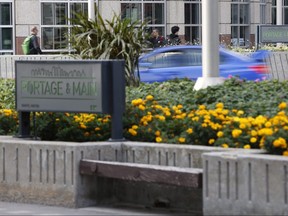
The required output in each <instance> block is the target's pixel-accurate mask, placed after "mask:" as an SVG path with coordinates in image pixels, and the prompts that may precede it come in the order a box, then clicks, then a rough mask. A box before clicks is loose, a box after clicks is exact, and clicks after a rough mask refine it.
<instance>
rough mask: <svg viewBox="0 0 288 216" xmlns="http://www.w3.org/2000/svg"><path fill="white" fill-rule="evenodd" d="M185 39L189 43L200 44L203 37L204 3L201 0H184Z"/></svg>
mask: <svg viewBox="0 0 288 216" xmlns="http://www.w3.org/2000/svg"><path fill="white" fill-rule="evenodd" d="M184 2H185V4H184V13H185V23H184V24H185V40H186V42H187V43H191V44H200V43H201V38H202V29H201V24H202V13H201V12H202V4H201V0H195V1H193V2H191V1H188V0H184Z"/></svg>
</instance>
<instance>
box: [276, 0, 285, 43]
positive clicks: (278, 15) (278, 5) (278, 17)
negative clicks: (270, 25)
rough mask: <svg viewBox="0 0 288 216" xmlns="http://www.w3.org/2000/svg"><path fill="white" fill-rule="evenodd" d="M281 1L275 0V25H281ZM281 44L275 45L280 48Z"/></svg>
mask: <svg viewBox="0 0 288 216" xmlns="http://www.w3.org/2000/svg"><path fill="white" fill-rule="evenodd" d="M282 4H283V0H277V2H276V25H282V24H283V22H282V20H283V19H282V17H283V10H282ZM281 45H282V43H277V46H278V47H280V46H281Z"/></svg>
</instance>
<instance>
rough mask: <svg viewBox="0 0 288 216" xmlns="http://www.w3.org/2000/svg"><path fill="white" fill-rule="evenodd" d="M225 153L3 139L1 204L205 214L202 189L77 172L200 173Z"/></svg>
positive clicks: (0, 138) (164, 146)
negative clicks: (123, 166) (116, 206)
mask: <svg viewBox="0 0 288 216" xmlns="http://www.w3.org/2000/svg"><path fill="white" fill-rule="evenodd" d="M223 150H224V149H223V148H217V147H205V146H193V145H172V144H155V143H135V142H88V143H73V142H49V141H39V140H30V139H29V140H28V139H19V138H13V137H10V136H0V171H1V172H0V179H1V181H0V200H1V201H9V202H25V203H37V204H45V205H54V206H66V207H73V208H75V207H84V206H91V205H97V204H100V203H107V204H111V203H117V202H121V203H132V204H137V205H145V206H156V207H157V206H165V207H169V208H182V209H189V210H191V211H192V210H193V211H197V212H198V213H199V212H202V188H190V189H187V188H185V187H177V186H174V185H173V186H168V185H161V184H150V183H148V184H145V183H141V182H140V183H139V182H129V181H122V182H121V181H119V180H113V179H109V178H100V177H96V176H83V175H80V172H79V164H80V161H81V160H82V159H91V160H99V161H118V162H129V163H130V164H131V163H139V164H151V166H153V165H162V166H173V167H176V168H177V167H182V168H187V169H194V168H197V170H199V169H202V158H201V155H202V153H204V152H215V151H223Z"/></svg>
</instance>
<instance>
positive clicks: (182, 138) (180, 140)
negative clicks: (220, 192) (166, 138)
mask: <svg viewBox="0 0 288 216" xmlns="http://www.w3.org/2000/svg"><path fill="white" fill-rule="evenodd" d="M178 141H179V142H180V143H184V142H185V141H186V139H185V138H184V137H180V138H179V139H178Z"/></svg>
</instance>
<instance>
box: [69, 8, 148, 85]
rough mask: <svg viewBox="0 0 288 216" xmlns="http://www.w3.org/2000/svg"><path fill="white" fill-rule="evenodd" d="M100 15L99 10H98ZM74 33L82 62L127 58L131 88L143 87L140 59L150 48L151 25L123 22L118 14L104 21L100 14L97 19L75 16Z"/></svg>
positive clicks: (72, 44)
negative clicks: (86, 60)
mask: <svg viewBox="0 0 288 216" xmlns="http://www.w3.org/2000/svg"><path fill="white" fill-rule="evenodd" d="M96 12H97V11H96ZM75 16H76V18H75V19H73V20H72V21H73V23H74V26H73V28H72V30H71V34H70V40H69V41H70V43H71V46H72V47H73V48H74V49H75V50H76V54H77V55H80V57H81V58H82V59H124V60H125V78H126V83H127V85H128V86H138V85H139V75H138V73H135V71H138V68H137V65H138V58H139V56H140V54H141V53H142V51H143V49H145V48H146V47H147V46H148V42H147V39H148V37H149V35H148V33H147V31H146V29H147V22H146V21H145V22H142V21H140V20H139V21H134V22H132V21H131V20H130V19H127V18H126V19H121V16H119V15H116V14H115V13H114V15H113V17H112V19H111V20H104V19H103V18H102V16H101V15H100V13H98V12H97V16H96V18H95V20H89V19H88V17H87V16H86V15H84V14H79V13H78V14H75Z"/></svg>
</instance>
